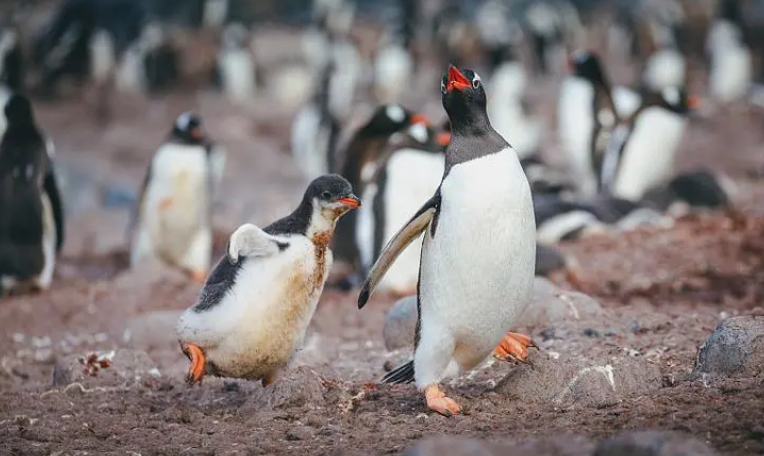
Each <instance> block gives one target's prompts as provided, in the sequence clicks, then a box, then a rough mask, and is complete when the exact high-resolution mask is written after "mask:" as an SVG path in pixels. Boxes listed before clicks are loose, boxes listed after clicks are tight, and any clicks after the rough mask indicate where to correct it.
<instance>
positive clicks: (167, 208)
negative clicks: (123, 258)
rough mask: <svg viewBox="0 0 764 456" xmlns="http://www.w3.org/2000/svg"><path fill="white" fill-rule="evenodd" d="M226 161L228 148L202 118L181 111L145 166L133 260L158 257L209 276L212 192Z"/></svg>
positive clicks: (196, 275) (197, 276)
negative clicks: (205, 127) (214, 138)
mask: <svg viewBox="0 0 764 456" xmlns="http://www.w3.org/2000/svg"><path fill="white" fill-rule="evenodd" d="M224 166H225V151H224V150H223V149H222V148H220V147H219V146H216V145H214V144H213V143H212V142H211V141H210V139H209V138H208V137H207V136H206V135H205V133H204V131H203V130H202V124H201V119H200V118H199V117H198V116H196V115H195V114H192V113H190V112H186V113H183V114H181V115H180V116H179V117H178V118H177V120H176V121H175V124H174V126H173V129H172V131H171V133H170V138H169V140H168V141H167V142H166V143H165V144H163V145H162V146H161V147H160V148H159V149H158V150H157V152H156V154H155V155H154V158H153V159H152V161H151V164H150V165H149V167H148V170H147V171H146V177H145V179H144V182H143V187H142V189H141V193H140V199H139V202H138V206H137V207H136V211H135V214H134V219H133V226H131V231H132V232H131V233H130V235H131V237H132V245H131V251H130V262H131V264H132V265H133V266H136V265H137V264H138V263H139V262H141V261H143V260H144V259H145V258H158V259H160V260H163V261H164V262H166V263H169V264H171V265H174V266H176V267H179V268H181V269H184V270H186V271H188V272H190V273H191V274H192V275H193V276H194V278H195V279H197V280H200V281H201V280H204V277H205V276H206V274H207V271H208V269H209V267H210V256H211V252H212V228H211V223H212V220H211V211H212V203H213V194H214V190H215V187H216V186H217V185H218V184H219V182H220V180H221V179H222V174H223V169H224Z"/></svg>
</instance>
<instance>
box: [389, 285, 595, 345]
mask: <svg viewBox="0 0 764 456" xmlns="http://www.w3.org/2000/svg"><path fill="white" fill-rule="evenodd" d="M602 313H603V310H602V306H600V304H599V302H597V301H595V300H594V299H593V298H591V297H589V296H587V295H585V294H582V293H578V292H575V291H567V290H563V289H561V288H559V287H558V286H557V285H555V284H553V283H552V282H550V281H549V280H547V279H545V278H543V277H536V278H535V279H534V280H533V290H532V292H531V299H530V303H529V304H528V308H527V309H526V311H525V312H523V314H522V315H521V316H520V318H519V319H518V321H517V323H516V324H515V326H516V327H523V328H533V327H538V326H542V325H544V326H547V325H550V324H554V323H558V322H562V321H569V320H579V319H582V318H586V317H590V316H596V315H600V314H602ZM416 319H417V311H416V296H407V297H405V298H401V299H399V300H398V301H396V302H395V304H393V306H392V307H390V310H389V311H388V312H387V319H386V320H385V326H384V328H383V329H382V336H383V338H384V340H385V348H387V349H388V350H390V351H393V350H401V349H405V348H413V347H414V331H415V329H416Z"/></svg>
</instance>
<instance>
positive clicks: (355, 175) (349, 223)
mask: <svg viewBox="0 0 764 456" xmlns="http://www.w3.org/2000/svg"><path fill="white" fill-rule="evenodd" d="M416 120H418V117H416V116H415V115H414V113H412V112H411V111H409V110H408V109H406V108H404V107H403V106H401V105H399V104H387V105H382V106H380V107H378V108H377V109H376V110H375V111H374V113H373V114H372V115H371V117H370V118H369V120H368V121H367V122H366V123H365V124H364V125H363V126H362V127H361V128H359V129H358V131H357V132H356V133H355V135H353V137H352V139H351V140H350V141H349V142H348V144H347V146H346V147H345V151H344V153H343V155H342V157H340V160H341V161H342V165H341V166H340V171H339V174H340V175H342V177H344V178H345V179H347V180H348V182H350V185H351V186H352V187H353V189H354V190H355V191H356V192H357V193H358V194H359V195H362V196H363V195H364V192H365V190H366V186H367V185H369V184H370V183H371V182H372V178H373V176H374V175H375V174H376V173H377V170H378V167H379V165H378V161H379V159H380V157H381V156H382V155H383V153H384V149H385V146H386V144H387V143H388V141H389V140H390V137H391V136H393V135H394V134H396V133H397V132H399V131H402V130H403V129H405V128H406V127H407V126H409V125H411V124H412V122H414V121H416ZM366 210H369V205H365V206H364V207H363V208H362V209H361V211H366ZM357 219H358V212H350V213H349V214H347V215H346V216H345V217H343V218H342V219H341V220H340V221H339V222H337V229H336V234H337V235H336V236H335V237H334V238H333V243H332V250H334V257H335V260H336V261H337V262H343V263H346V264H349V265H350V266H351V268H352V269H353V270H359V269H360V267H361V264H360V256H359V252H358V245H357V242H356V223H357Z"/></svg>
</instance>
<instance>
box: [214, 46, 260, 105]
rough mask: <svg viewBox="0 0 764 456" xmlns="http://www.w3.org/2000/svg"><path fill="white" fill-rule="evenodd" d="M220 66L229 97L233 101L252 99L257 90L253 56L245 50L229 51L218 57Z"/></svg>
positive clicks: (224, 86)
mask: <svg viewBox="0 0 764 456" xmlns="http://www.w3.org/2000/svg"><path fill="white" fill-rule="evenodd" d="M218 66H219V68H220V70H221V76H222V81H223V88H224V90H225V93H226V96H227V97H228V99H229V100H231V101H233V102H242V101H247V100H250V99H251V98H252V96H253V95H254V92H255V62H254V61H253V60H252V56H251V55H250V54H249V53H248V52H246V51H243V50H233V51H228V52H226V53H224V54H223V55H222V56H221V58H220V59H218Z"/></svg>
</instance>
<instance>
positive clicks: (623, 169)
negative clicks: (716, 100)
mask: <svg viewBox="0 0 764 456" xmlns="http://www.w3.org/2000/svg"><path fill="white" fill-rule="evenodd" d="M697 105H698V100H697V98H695V97H688V96H687V92H686V90H684V89H678V88H675V87H669V88H665V89H663V90H662V91H660V92H657V93H655V92H647V93H645V94H644V95H643V101H642V105H641V106H640V108H639V109H637V111H636V112H635V113H634V114H632V115H631V116H629V117H627V118H625V119H623V120H621V121H619V123H618V125H616V127H615V128H614V129H613V135H612V138H611V140H610V143H609V144H608V147H607V150H606V151H605V155H604V157H603V159H602V162H601V164H600V165H599V166H598V168H597V170H598V176H599V184H600V188H601V189H603V190H605V191H606V192H608V193H610V194H612V195H613V196H616V197H619V198H623V199H628V200H631V201H639V200H640V199H641V198H642V197H643V196H644V195H645V193H646V192H647V191H649V190H651V189H653V188H655V187H656V186H658V185H661V184H665V183H666V182H667V181H668V180H669V179H670V178H671V175H672V174H673V172H674V156H675V155H676V151H677V149H678V148H679V143H680V142H681V139H682V136H683V135H684V132H685V129H686V127H687V120H688V115H689V113H690V110H691V109H692V108H695V107H697Z"/></svg>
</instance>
